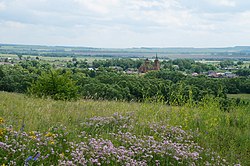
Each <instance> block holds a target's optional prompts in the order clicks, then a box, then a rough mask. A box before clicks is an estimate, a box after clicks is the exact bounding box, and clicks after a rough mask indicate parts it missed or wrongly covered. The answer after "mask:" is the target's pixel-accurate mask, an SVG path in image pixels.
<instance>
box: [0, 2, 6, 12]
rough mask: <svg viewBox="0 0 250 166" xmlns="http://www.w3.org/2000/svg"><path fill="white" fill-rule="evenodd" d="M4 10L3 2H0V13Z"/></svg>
mask: <svg viewBox="0 0 250 166" xmlns="http://www.w3.org/2000/svg"><path fill="white" fill-rule="evenodd" d="M5 9H6V5H5V3H4V2H0V11H1V10H5Z"/></svg>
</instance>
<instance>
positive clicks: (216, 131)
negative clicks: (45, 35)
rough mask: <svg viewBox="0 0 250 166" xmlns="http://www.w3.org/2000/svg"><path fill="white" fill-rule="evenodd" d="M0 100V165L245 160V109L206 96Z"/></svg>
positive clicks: (249, 142) (248, 127) (249, 131)
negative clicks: (193, 99) (178, 100)
mask: <svg viewBox="0 0 250 166" xmlns="http://www.w3.org/2000/svg"><path fill="white" fill-rule="evenodd" d="M0 98H1V100H0V117H2V119H0V129H1V132H0V164H7V163H12V164H13V163H15V162H16V164H17V165H23V164H25V163H26V164H38V165H40V164H41V163H44V164H46V163H47V164H62V165H63V164H65V165H67V164H72V165H73V163H74V164H76V165H77V164H78V165H80V164H83V163H85V164H88V165H100V164H101V165H126V164H130V165H133V164H134V165H143V164H144V165H168V164H169V165H170V164H171V165H191V164H193V165H205V164H208V163H210V164H212V165H223V164H224V165H233V164H238V163H239V164H241V165H247V164H249V163H250V154H249V149H250V137H249V136H250V112H249V110H250V107H249V106H244V107H235V108H234V109H232V110H230V111H229V112H223V111H221V110H219V108H218V105H217V104H216V103H217V101H216V99H209V98H207V99H204V102H203V103H202V104H200V105H196V106H193V105H192V104H191V103H190V104H187V105H185V106H183V107H176V106H166V105H164V104H163V103H151V102H144V103H134V102H130V103H128V102H118V101H93V100H80V101H75V102H65V101H54V100H49V99H46V100H45V99H35V98H30V97H28V96H25V95H21V94H14V93H6V92H0ZM9 125H12V126H11V127H8V126H9ZM3 136H4V137H3ZM1 141H2V142H6V144H4V143H2V144H1ZM16 142H18V144H16ZM5 147H11V148H10V149H6V148H5ZM1 148H2V149H1ZM6 156H7V158H6ZM29 156H30V157H29ZM58 161H59V163H58ZM83 165H84V164H83Z"/></svg>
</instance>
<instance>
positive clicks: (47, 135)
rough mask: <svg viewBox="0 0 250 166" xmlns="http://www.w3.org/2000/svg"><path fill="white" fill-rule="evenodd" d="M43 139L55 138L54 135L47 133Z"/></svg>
mask: <svg viewBox="0 0 250 166" xmlns="http://www.w3.org/2000/svg"><path fill="white" fill-rule="evenodd" d="M45 137H53V138H55V137H56V135H55V134H52V133H51V132H48V133H47V134H46V135H45Z"/></svg>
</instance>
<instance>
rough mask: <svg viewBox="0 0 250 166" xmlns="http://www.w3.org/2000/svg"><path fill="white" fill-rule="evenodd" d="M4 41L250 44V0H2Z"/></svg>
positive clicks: (112, 44)
mask: <svg viewBox="0 0 250 166" xmlns="http://www.w3.org/2000/svg"><path fill="white" fill-rule="evenodd" d="M0 43H17V44H42V45H69V46H91V47H108V48H125V47H225V46H236V45H237V46H238V45H250V1H249V0H0Z"/></svg>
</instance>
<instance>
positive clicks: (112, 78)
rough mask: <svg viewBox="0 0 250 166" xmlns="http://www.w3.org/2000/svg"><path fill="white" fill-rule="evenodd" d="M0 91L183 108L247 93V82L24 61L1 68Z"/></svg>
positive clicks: (167, 72)
mask: <svg viewBox="0 0 250 166" xmlns="http://www.w3.org/2000/svg"><path fill="white" fill-rule="evenodd" d="M0 90H1V91H8V92H18V93H28V94H32V95H35V96H38V97H50V98H53V99H55V100H74V99H78V98H88V99H105V100H124V101H148V100H149V101H163V102H165V103H167V104H175V105H183V104H185V103H187V102H189V101H193V102H199V101H201V100H202V99H203V98H204V97H205V96H211V97H218V98H221V100H222V101H223V102H225V101H228V100H229V99H227V97H226V94H227V93H250V78H248V77H239V78H223V79H212V78H208V77H206V76H200V77H191V76H187V75H184V74H182V73H180V72H178V71H170V70H166V69H163V70H160V71H152V72H148V73H146V74H145V75H127V74H124V73H119V72H115V71H109V70H99V71H94V70H88V69H86V68H58V69H56V68H53V66H51V65H49V64H47V63H41V62H39V61H27V62H20V63H19V64H17V65H15V66H10V65H2V66H0Z"/></svg>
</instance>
